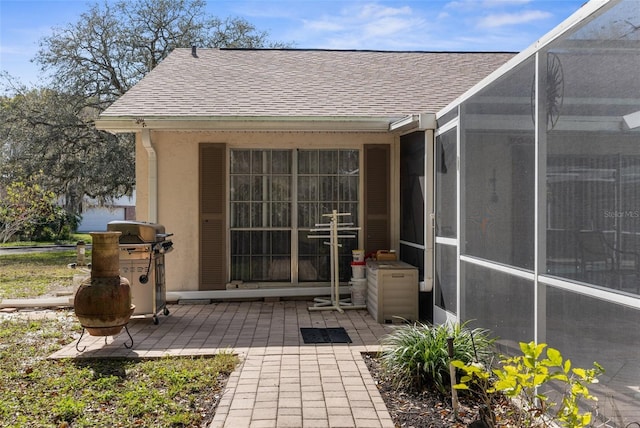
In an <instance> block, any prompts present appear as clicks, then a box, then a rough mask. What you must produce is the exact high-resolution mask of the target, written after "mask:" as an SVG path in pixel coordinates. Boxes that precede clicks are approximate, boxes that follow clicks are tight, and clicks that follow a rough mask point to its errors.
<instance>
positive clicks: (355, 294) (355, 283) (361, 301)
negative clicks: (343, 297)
mask: <svg viewBox="0 0 640 428" xmlns="http://www.w3.org/2000/svg"><path fill="white" fill-rule="evenodd" d="M350 284H351V303H352V304H353V305H354V306H364V305H365V304H366V303H367V280H366V279H364V278H351V282H350Z"/></svg>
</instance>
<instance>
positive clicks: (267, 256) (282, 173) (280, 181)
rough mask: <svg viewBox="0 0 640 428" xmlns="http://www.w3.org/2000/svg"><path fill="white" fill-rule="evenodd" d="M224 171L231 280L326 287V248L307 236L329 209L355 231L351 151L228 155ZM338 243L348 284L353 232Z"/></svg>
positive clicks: (355, 157) (355, 177)
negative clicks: (308, 283)
mask: <svg viewBox="0 0 640 428" xmlns="http://www.w3.org/2000/svg"><path fill="white" fill-rule="evenodd" d="M230 171H231V193H230V199H231V206H230V211H231V272H232V274H231V279H232V280H245V281H278V282H283V281H286V282H289V281H293V282H305V281H328V280H329V278H330V277H329V275H330V272H329V249H328V247H327V246H326V245H324V244H323V242H322V240H318V239H310V238H309V237H308V235H309V234H310V233H311V229H313V228H315V226H316V224H323V223H328V222H329V219H328V218H327V217H323V214H329V213H331V212H332V210H334V209H335V210H338V211H339V212H341V213H351V214H352V215H351V216H350V217H344V221H345V222H353V223H354V225H356V226H357V221H358V188H359V152H358V150H257V149H255V150H232V151H231V168H230ZM294 240H295V241H294ZM341 244H343V247H342V248H341V253H342V254H344V256H342V261H341V268H340V272H341V276H343V277H344V278H342V279H343V280H348V279H349V277H350V273H351V271H350V266H349V263H348V258H350V257H351V249H355V248H357V244H358V239H357V233H356V238H354V239H348V240H347V239H345V240H344V241H341Z"/></svg>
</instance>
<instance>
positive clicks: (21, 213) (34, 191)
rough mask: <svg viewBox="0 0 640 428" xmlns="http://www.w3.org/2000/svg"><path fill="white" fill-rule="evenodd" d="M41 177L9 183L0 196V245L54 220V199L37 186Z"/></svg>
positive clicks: (51, 194)
mask: <svg viewBox="0 0 640 428" xmlns="http://www.w3.org/2000/svg"><path fill="white" fill-rule="evenodd" d="M40 177H41V174H38V175H36V176H31V177H29V179H28V180H25V181H14V182H11V183H9V185H8V186H6V188H5V190H4V194H2V193H0V242H3V243H5V242H7V241H8V240H9V239H11V238H12V237H13V236H14V235H16V234H18V233H23V234H31V233H33V231H34V229H35V228H36V227H37V226H39V225H41V224H44V223H47V222H49V221H52V220H53V219H55V217H56V211H57V209H58V208H57V206H56V204H55V200H56V196H55V194H54V193H53V192H50V191H47V190H45V189H44V188H43V187H42V186H41V185H40V184H39V182H38V181H39V178H40Z"/></svg>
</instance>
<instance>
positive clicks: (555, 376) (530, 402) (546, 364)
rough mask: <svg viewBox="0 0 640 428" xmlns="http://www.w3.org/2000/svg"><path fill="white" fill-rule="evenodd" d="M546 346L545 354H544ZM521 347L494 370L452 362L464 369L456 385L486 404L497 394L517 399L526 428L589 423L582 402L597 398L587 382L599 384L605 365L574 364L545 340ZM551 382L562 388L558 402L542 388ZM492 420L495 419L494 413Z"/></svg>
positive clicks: (522, 423) (589, 420) (588, 414)
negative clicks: (581, 405)
mask: <svg viewBox="0 0 640 428" xmlns="http://www.w3.org/2000/svg"><path fill="white" fill-rule="evenodd" d="M545 348H546V350H547V351H546V356H543V351H544V350H545ZM520 350H521V351H522V355H520V356H515V357H503V358H502V359H501V367H500V368H497V369H493V370H491V371H488V370H487V369H485V368H484V367H483V366H481V365H476V364H468V363H467V362H464V361H459V360H458V361H454V362H453V363H452V364H453V365H454V366H455V367H456V368H458V369H460V370H462V371H463V372H464V375H463V376H462V377H461V378H460V383H459V384H457V385H456V386H455V388H456V389H460V390H472V391H474V392H475V393H477V394H480V396H481V397H482V399H483V401H484V402H485V404H488V403H489V402H490V400H491V395H492V394H496V393H502V394H504V395H506V396H507V397H510V398H512V399H517V400H518V401H519V402H520V403H521V406H522V412H521V413H520V416H521V425H520V426H523V427H524V426H527V427H533V426H543V427H544V426H547V420H549V419H550V420H553V421H555V422H557V423H559V424H560V425H561V426H563V427H568V428H579V427H585V426H587V425H589V423H590V422H591V413H590V412H588V411H584V412H581V410H580V401H581V400H591V401H597V397H595V396H593V395H591V394H590V393H589V390H588V388H587V385H588V384H592V383H597V381H598V380H597V377H598V376H599V375H601V374H602V373H604V369H603V368H602V366H600V365H599V364H598V363H593V366H594V367H593V368H592V369H583V368H578V367H572V366H571V360H569V359H566V360H565V359H564V358H563V357H562V354H561V353H560V351H558V350H557V349H554V348H550V347H547V345H546V344H544V343H541V344H537V345H536V344H535V343H534V342H529V343H520ZM551 384H553V385H555V386H556V387H559V388H558V389H559V401H558V402H554V401H552V399H551V397H550V396H549V395H546V392H545V391H542V388H543V387H545V386H551ZM488 407H489V409H491V406H490V405H489V406H488ZM491 419H492V421H495V415H492V417H491Z"/></svg>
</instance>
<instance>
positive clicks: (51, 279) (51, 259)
mask: <svg viewBox="0 0 640 428" xmlns="http://www.w3.org/2000/svg"><path fill="white" fill-rule="evenodd" d="M75 261H76V252H75V250H73V251H45V252H36V253H26V254H6V255H0V299H18V298H25V297H37V296H41V295H43V294H47V293H49V292H51V291H54V290H59V289H65V288H69V289H71V286H72V285H73V275H74V274H78V273H80V272H78V271H76V270H73V269H69V268H68V267H67V265H68V264H69V263H73V262H75Z"/></svg>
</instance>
